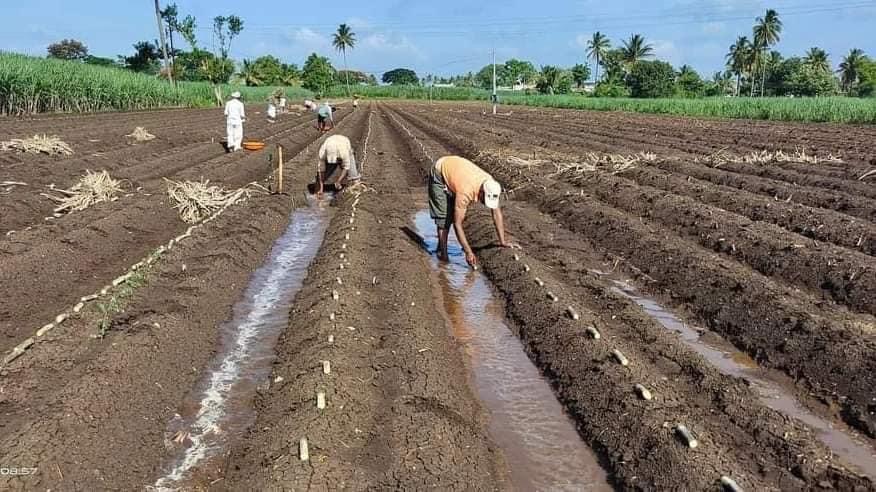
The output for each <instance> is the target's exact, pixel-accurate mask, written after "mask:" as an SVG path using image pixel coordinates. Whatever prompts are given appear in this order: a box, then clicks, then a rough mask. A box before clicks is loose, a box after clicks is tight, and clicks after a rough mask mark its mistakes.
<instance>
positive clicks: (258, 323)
mask: <svg viewBox="0 0 876 492" xmlns="http://www.w3.org/2000/svg"><path fill="white" fill-rule="evenodd" d="M329 214H330V213H329V211H328V206H327V202H326V203H322V204H312V205H311V206H310V207H307V208H302V209H298V210H296V211H295V212H293V214H292V217H291V219H290V223H289V226H288V227H287V229H286V231H285V232H284V233H283V235H282V236H281V237H280V238H279V239H277V241H276V242H275V243H274V246H273V248H272V250H271V253H270V256H269V258H268V260H267V262H266V263H265V264H264V265H262V266H261V267H260V268H259V269H258V270H256V271H255V272H254V273H253V276H252V278H251V279H250V284H249V286H248V287H247V290H246V293H245V294H244V298H243V299H242V300H240V301H239V302H238V303H237V304H236V305H235V306H234V316H233V318H232V319H231V320H230V321H229V322H227V323H226V324H225V325H224V326H223V327H222V333H223V335H222V345H221V347H220V349H219V351H218V353H217V355H216V358H215V360H214V362H213V364H212V365H211V366H210V368H209V369H208V371H207V373H206V374H205V377H204V379H203V380H202V382H201V384H200V385H199V386H198V388H197V391H196V392H195V393H194V394H193V395H192V396H191V398H190V400H189V401H187V402H185V403H184V406H183V408H181V409H180V412H179V415H178V416H177V418H176V419H174V421H172V422H171V423H170V426H169V431H168V436H170V438H169V439H168V441H169V445H174V444H182V445H183V446H184V451H181V452H180V453H178V454H177V455H175V456H173V461H172V462H171V463H168V464H167V466H166V468H165V470H164V471H165V475H164V476H163V477H161V478H160V479H159V480H158V481H157V482H156V483H155V488H156V489H158V490H175V489H176V488H178V487H185V485H186V484H187V483H188V482H189V481H191V480H192V479H193V477H196V476H199V475H208V476H215V475H216V474H220V473H221V458H222V454H223V451H224V450H226V449H228V448H229V445H230V444H231V443H232V442H233V441H234V440H236V439H237V438H238V437H240V436H241V435H242V434H243V432H245V431H246V429H247V428H248V427H249V425H251V424H252V421H253V419H254V417H255V412H254V410H253V408H252V400H253V397H254V396H255V393H256V390H257V388H258V386H259V385H260V384H263V383H264V382H265V380H266V378H267V377H268V375H269V374H270V371H271V363H272V361H273V359H274V347H275V345H276V343H277V339H278V337H279V336H280V333H281V332H282V330H283V329H284V328H285V327H286V326H287V324H288V322H289V309H290V307H291V305H292V302H293V300H294V297H295V294H296V293H297V291H298V289H299V288H300V287H301V284H302V282H303V280H304V277H305V276H306V274H307V268H308V266H309V265H310V262H311V260H312V259H313V257H314V256H315V255H316V253H317V250H318V249H319V246H320V244H321V243H322V238H323V235H324V233H325V228H326V225H327V224H328V219H329ZM216 288H217V289H221V288H223V287H222V286H221V285H217V286H216Z"/></svg>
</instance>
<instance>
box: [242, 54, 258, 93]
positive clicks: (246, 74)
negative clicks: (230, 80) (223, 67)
mask: <svg viewBox="0 0 876 492" xmlns="http://www.w3.org/2000/svg"><path fill="white" fill-rule="evenodd" d="M238 75H240V78H241V79H242V80H243V84H244V85H247V86H251V87H257V86H260V85H262V80H261V79H260V78H259V74H258V72H257V71H256V68H255V63H253V62H251V61H249V60H243V67H242V68H241V69H240V73H239V74H238Z"/></svg>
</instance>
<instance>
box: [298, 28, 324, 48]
mask: <svg viewBox="0 0 876 492" xmlns="http://www.w3.org/2000/svg"><path fill="white" fill-rule="evenodd" d="M289 37H290V38H291V40H292V41H293V42H295V44H297V45H299V46H301V47H302V48H304V49H307V50H330V49H331V41H330V40H329V38H328V36H326V35H324V34H320V33H318V32H316V31H314V30H313V29H310V28H309V27H302V28H299V29H297V30H295V31H294V32H293V33H292V34H291V36H289Z"/></svg>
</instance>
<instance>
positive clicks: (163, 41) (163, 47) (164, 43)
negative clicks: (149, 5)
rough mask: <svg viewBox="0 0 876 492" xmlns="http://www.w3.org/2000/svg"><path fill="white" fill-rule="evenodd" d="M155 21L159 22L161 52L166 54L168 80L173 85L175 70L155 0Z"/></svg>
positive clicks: (165, 67) (165, 66) (159, 9)
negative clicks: (168, 57) (169, 59)
mask: <svg viewBox="0 0 876 492" xmlns="http://www.w3.org/2000/svg"><path fill="white" fill-rule="evenodd" d="M155 20H156V22H158V35H159V37H160V38H161V52H162V53H163V54H164V69H165V70H166V71H167V80H169V81H170V83H171V84H172V83H173V68H172V67H171V66H170V62H169V61H168V59H167V40H166V39H165V37H164V26H162V25H161V7H160V6H159V5H158V0H155Z"/></svg>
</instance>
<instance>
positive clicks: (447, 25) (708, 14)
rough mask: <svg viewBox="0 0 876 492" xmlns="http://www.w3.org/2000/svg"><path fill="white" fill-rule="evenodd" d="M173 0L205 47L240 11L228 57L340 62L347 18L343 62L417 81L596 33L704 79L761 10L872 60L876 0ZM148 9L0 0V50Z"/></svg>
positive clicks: (150, 35)
mask: <svg viewBox="0 0 876 492" xmlns="http://www.w3.org/2000/svg"><path fill="white" fill-rule="evenodd" d="M166 1H167V0H162V5H164V4H165V2H166ZM176 3H177V5H178V6H179V9H180V11H181V13H182V14H192V15H194V16H195V17H196V18H197V19H198V21H199V31H198V35H199V43H200V44H202V45H205V46H206V47H208V48H209V47H210V45H211V34H210V26H211V24H212V21H211V19H212V18H213V17H214V16H216V15H220V14H225V15H227V14H231V13H235V14H238V15H240V16H241V17H242V18H243V19H244V23H245V29H244V32H243V34H242V35H241V36H240V37H239V38H238V39H236V40H235V41H234V44H233V45H232V50H231V51H232V56H233V57H234V58H236V59H238V60H240V59H243V58H252V57H255V56H258V55H260V54H265V53H270V54H274V55H276V56H278V57H279V58H281V59H283V60H284V61H286V62H292V63H297V64H298V65H299V66H300V65H301V64H302V62H303V60H304V58H305V57H306V56H307V55H308V54H309V53H311V52H313V51H316V52H319V53H320V54H324V55H328V56H330V57H331V58H332V59H333V60H335V61H336V66H337V67H341V62H340V55H339V54H337V53H335V52H334V50H333V49H332V48H331V45H330V36H331V33H332V32H333V31H334V29H335V28H336V27H337V25H338V24H339V23H341V22H347V23H349V24H351V25H352V26H353V28H354V31H355V32H356V33H357V35H358V45H357V46H356V48H355V49H354V50H353V51H352V52H350V53H349V54H348V59H349V65H350V68H355V69H360V70H364V71H367V72H372V73H377V75H378V76H379V75H380V73H382V72H383V71H386V70H388V69H392V68H396V67H409V68H413V69H415V70H416V71H417V73H418V74H420V75H421V76H422V75H425V74H427V73H436V74H451V73H460V72H465V71H468V70H473V71H476V70H477V69H479V68H480V67H481V66H483V65H485V64H486V63H488V62H489V61H490V52H491V50H492V49H493V48H494V47H495V49H496V52H497V57H498V59H499V60H500V61H501V60H503V59H506V58H509V57H517V58H523V59H528V60H531V61H533V62H534V63H535V64H536V65H537V66H538V65H547V64H550V65H561V66H571V65H573V64H575V63H577V62H580V61H583V60H584V43H585V42H586V40H587V39H588V38H589V37H590V35H591V33H592V32H593V31H594V30H597V29H598V30H600V31H602V32H604V33H606V34H607V35H608V36H609V37H610V38H611V39H612V41H613V42H614V43H615V44H619V43H620V40H621V39H625V38H628V37H629V35H630V34H632V33H641V34H643V35H644V36H645V37H646V39H647V40H648V41H649V42H651V43H652V44H653V45H654V48H655V51H656V54H657V55H658V57H659V58H661V59H665V60H668V61H670V62H671V63H673V65H676V66H678V65H681V64H689V65H692V66H693V67H694V68H695V69H697V70H698V71H700V72H701V73H702V74H703V75H709V74H711V73H712V72H714V71H715V70H718V69H722V65H723V59H724V54H725V53H726V52H727V47H728V46H729V45H730V44H731V43H733V41H734V40H735V39H736V37H737V36H739V35H742V34H745V35H749V36H750V31H751V26H752V24H753V22H754V18H755V17H757V16H759V15H763V12H764V10H765V9H766V8H768V7H771V8H775V9H776V10H778V12H779V14H780V16H781V17H782V19H783V22H784V32H783V35H782V41H781V42H780V44H779V46H778V49H780V50H781V51H782V52H784V53H785V54H786V55H789V54H802V53H803V52H804V51H805V50H806V49H807V48H809V47H811V46H819V47H821V48H824V49H826V50H827V52H828V53H829V54H830V55H831V61H832V62H833V63H834V65H836V64H837V63H839V59H840V57H841V56H842V55H843V54H845V53H847V52H848V50H849V49H850V48H852V47H858V48H862V49H864V50H865V51H866V52H867V53H868V54H870V55H871V56H876V35H874V32H873V31H874V26H876V0H832V1H831V0H772V1H769V2H765V1H761V0H650V1H649V0H616V1H608V2H606V1H601V0H599V1H598V0H565V1H554V2H546V3H544V4H542V3H540V2H534V1H532V0H503V1H502V2H498V1H477V0H443V1H439V2H431V1H429V2H427V1H417V2H413V1H402V0H366V1H357V2H352V1H336V2H309V3H308V2H291V1H280V0H250V1H248V2H240V1H232V0H210V1H208V0H177V1H176ZM152 5H153V4H152V1H151V0H80V1H78V2H73V1H72V0H26V1H24V0H2V2H0V18H2V19H3V20H4V21H5V22H4V26H3V29H2V30H0V50H5V51H17V52H25V53H31V54H38V55H42V54H45V47H46V45H48V44H49V43H50V42H52V41H56V40H59V39H61V38H65V37H73V38H76V39H80V40H82V41H84V42H85V43H86V44H87V45H88V47H89V49H90V50H91V52H92V54H95V55H100V56H111V57H114V56H115V55H117V54H122V53H129V52H131V51H132V50H131V44H133V43H134V42H135V41H138V40H141V39H154V38H156V24H155V18H154V15H152V12H153V11H152ZM180 44H181V43H180Z"/></svg>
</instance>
